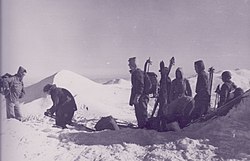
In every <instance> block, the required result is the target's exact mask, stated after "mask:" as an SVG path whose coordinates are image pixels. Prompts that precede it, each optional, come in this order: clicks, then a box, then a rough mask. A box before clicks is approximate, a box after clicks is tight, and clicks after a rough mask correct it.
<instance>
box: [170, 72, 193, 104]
mask: <svg viewBox="0 0 250 161" xmlns="http://www.w3.org/2000/svg"><path fill="white" fill-rule="evenodd" d="M175 75H176V78H175V79H174V80H173V81H172V85H171V90H170V101H171V102H172V101H173V100H175V99H177V98H180V97H183V96H190V97H192V90H191V86H190V83H189V81H188V80H187V79H186V78H184V77H183V71H182V70H181V68H177V69H176V72H175Z"/></svg>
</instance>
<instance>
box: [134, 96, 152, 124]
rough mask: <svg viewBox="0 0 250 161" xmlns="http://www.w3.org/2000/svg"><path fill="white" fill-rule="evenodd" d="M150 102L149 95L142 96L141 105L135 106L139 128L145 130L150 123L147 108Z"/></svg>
mask: <svg viewBox="0 0 250 161" xmlns="http://www.w3.org/2000/svg"><path fill="white" fill-rule="evenodd" d="M148 102H149V97H148V96H147V95H142V96H141V98H140V99H139V104H136V105H134V106H135V116H136V119H137V123H138V127H139V128H144V127H145V126H146V123H147V121H148V112H147V106H148Z"/></svg>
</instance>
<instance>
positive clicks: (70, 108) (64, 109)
mask: <svg viewBox="0 0 250 161" xmlns="http://www.w3.org/2000/svg"><path fill="white" fill-rule="evenodd" d="M26 73H27V70H26V69H25V68H23V67H22V66H20V67H19V68H18V71H17V73H16V74H15V75H10V74H8V76H6V77H3V78H1V79H2V82H3V84H2V86H3V92H2V94H3V95H4V96H5V99H6V114H7V119H10V118H14V119H17V120H19V121H22V120H23V117H22V114H21V111H20V99H22V98H23V96H24V95H25V91H24V83H23V78H24V76H25V74H26ZM43 92H44V93H47V94H49V95H50V96H51V99H52V102H53V105H52V107H51V108H49V109H47V111H46V112H45V113H44V114H45V115H47V116H51V117H52V116H55V122H56V125H57V126H59V127H61V128H66V125H67V124H68V125H72V118H73V116H74V112H75V111H76V110H77V106H76V103H75V99H74V97H73V96H72V94H71V93H70V92H69V91H68V90H67V89H64V88H59V87H57V86H56V85H55V84H47V85H45V86H44V88H43ZM54 114H55V115H54Z"/></svg>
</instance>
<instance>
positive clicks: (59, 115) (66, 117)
mask: <svg viewBox="0 0 250 161" xmlns="http://www.w3.org/2000/svg"><path fill="white" fill-rule="evenodd" d="M74 112H75V111H74V110H70V111H69V110H68V111H65V110H63V109H58V110H57V111H56V125H58V126H61V127H66V124H71V123H72V118H73V116H74Z"/></svg>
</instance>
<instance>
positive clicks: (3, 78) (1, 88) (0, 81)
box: [0, 73, 13, 95]
mask: <svg viewBox="0 0 250 161" xmlns="http://www.w3.org/2000/svg"><path fill="white" fill-rule="evenodd" d="M10 77H13V75H11V74H9V73H6V74H4V75H3V76H1V77H0V93H1V94H3V95H4V92H5V90H6V86H5V83H4V82H5V81H6V79H7V78H10Z"/></svg>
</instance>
